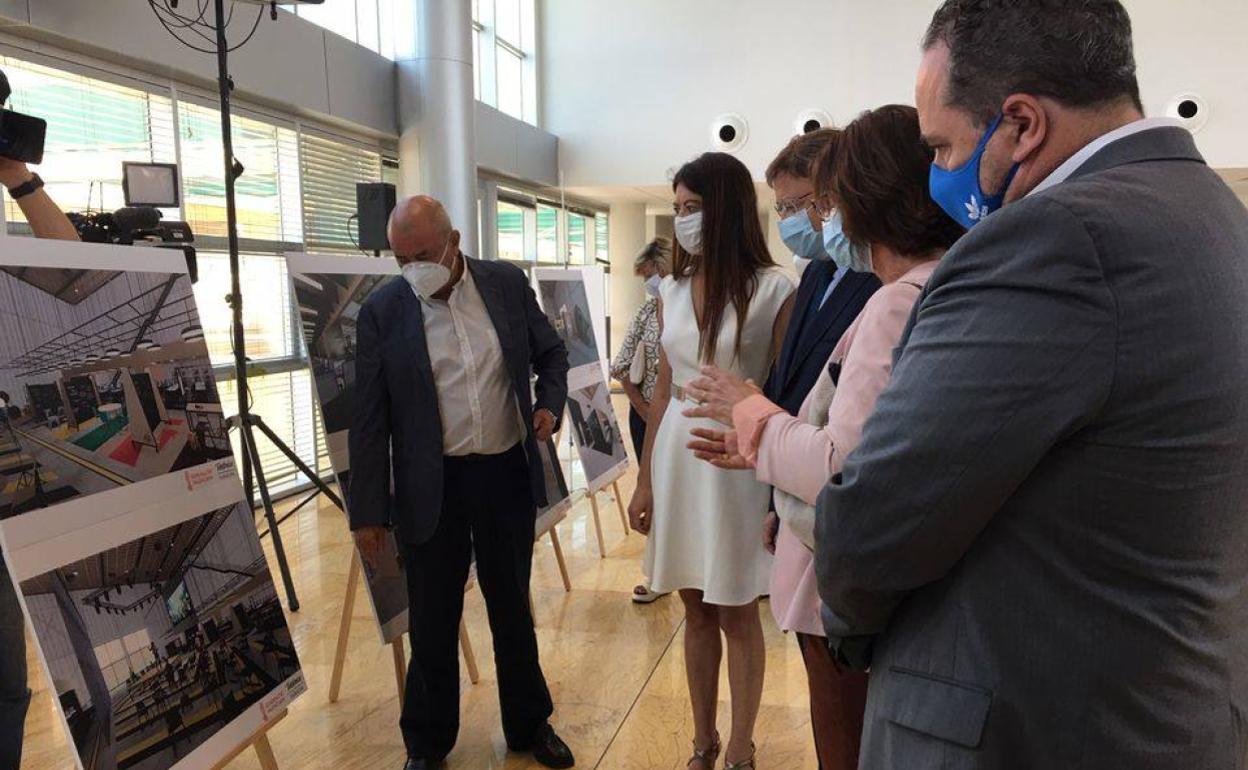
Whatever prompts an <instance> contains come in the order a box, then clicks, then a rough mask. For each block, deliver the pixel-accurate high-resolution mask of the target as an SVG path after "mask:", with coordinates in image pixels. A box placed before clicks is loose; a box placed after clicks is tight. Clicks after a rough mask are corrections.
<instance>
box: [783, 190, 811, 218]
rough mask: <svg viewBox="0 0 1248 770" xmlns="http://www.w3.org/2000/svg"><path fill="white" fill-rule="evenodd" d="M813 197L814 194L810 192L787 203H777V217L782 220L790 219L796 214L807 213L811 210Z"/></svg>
mask: <svg viewBox="0 0 1248 770" xmlns="http://www.w3.org/2000/svg"><path fill="white" fill-rule="evenodd" d="M813 196H814V193H813V192H808V193H806V194H805V195H802V196H800V197H798V198H792V199H790V200H787V201H776V206H775V209H776V216H778V217H780V218H781V219H788V218H789V217H791V216H793V215H794V214H797V213H800V212H802V211H806V210H807V209H809V208H810V204H811V198H812V197H813Z"/></svg>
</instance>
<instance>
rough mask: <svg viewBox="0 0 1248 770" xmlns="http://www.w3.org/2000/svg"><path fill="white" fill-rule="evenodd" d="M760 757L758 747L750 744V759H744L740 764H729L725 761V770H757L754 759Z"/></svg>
mask: <svg viewBox="0 0 1248 770" xmlns="http://www.w3.org/2000/svg"><path fill="white" fill-rule="evenodd" d="M757 756H758V747H757V746H755V745H754V744H753V743H751V744H750V758H749V759H743V760H741V761H740V762H729V761H728V760H726V759H725V760H724V770H756V768H755V765H754V759H755V758H756V757H757Z"/></svg>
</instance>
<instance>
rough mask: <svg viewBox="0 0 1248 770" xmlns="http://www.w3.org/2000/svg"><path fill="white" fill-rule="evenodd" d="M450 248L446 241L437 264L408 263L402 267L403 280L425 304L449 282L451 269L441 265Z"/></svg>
mask: <svg viewBox="0 0 1248 770" xmlns="http://www.w3.org/2000/svg"><path fill="white" fill-rule="evenodd" d="M450 248H451V242H450V241H447V242H446V248H444V249H442V256H440V257H438V261H437V262H408V263H407V264H406V265H404V266H403V278H404V280H406V281H407V283H408V285H410V286H411V287H412V291H414V292H416V296H418V297H420V298H421V299H423V300H425V301H426V302H428V301H429V299H430V298H431V297H432V296H433V295H434V294H437V293H438V291H439V290H440V289H441V288H442V287H443V286H445V285H447V284H448V283H450V281H451V269H450V268H449V267H447V266H446V265H444V264H442V262H443V260H445V259H446V253H447V252H448V251H450Z"/></svg>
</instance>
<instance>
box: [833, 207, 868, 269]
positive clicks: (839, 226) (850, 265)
mask: <svg viewBox="0 0 1248 770" xmlns="http://www.w3.org/2000/svg"><path fill="white" fill-rule="evenodd" d="M823 250H824V251H826V252H827V254H828V256H829V257H831V258H832V261H834V262H836V266H837V267H844V268H847V269H849V270H861V269H862V266H863V263H864V262H865V260H863V259H862V258H861V255H860V254H859V251H860V249H859V248H858V247H857V246H855V245H854V244H853V241H851V240H849V236H847V235H846V234H845V222H844V220H842V219H841V212H839V211H833V212H832V216H831V217H829V218H828V219H825V220H824V222H823Z"/></svg>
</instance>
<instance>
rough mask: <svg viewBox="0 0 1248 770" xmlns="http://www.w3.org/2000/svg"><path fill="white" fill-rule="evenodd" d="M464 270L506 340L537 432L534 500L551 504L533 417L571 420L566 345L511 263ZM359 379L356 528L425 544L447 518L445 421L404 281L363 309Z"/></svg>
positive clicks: (519, 395) (515, 384)
mask: <svg viewBox="0 0 1248 770" xmlns="http://www.w3.org/2000/svg"><path fill="white" fill-rule="evenodd" d="M464 264H465V265H466V266H467V269H468V271H469V272H471V273H472V278H473V281H475V282H476V285H477V290H478V291H479V292H480V293H481V299H482V300H483V301H484V302H485V307H486V310H487V311H488V312H489V315H490V320H491V321H493V323H494V330H495V331H496V332H497V333H498V342H499V345H500V347H501V348H502V351H503V360H504V361H505V362H506V366H507V372H508V374H510V375H511V383H512V390H513V391H514V393H515V396H516V403H517V405H518V406H519V407H520V415H521V416H522V417H523V418H524V424H525V425H526V426H527V428H528V430H527V433H526V435H525V439H524V448H525V453H526V454H527V456H528V458H529V476H530V480H531V482H532V487H533V501H534V502H535V503H536V504H537V505H539V506H540V505H545V504H546V483H545V481H544V478H543V474H544V471H543V469H542V463H541V459H540V458H541V456H540V455H539V454H538V451H537V439H536V437H535V436H534V434H533V428H532V426H533V412H534V411H536V410H537V409H549V410H550V412H551V414H553V415H555V419H556V421H558V420H560V419H561V418H562V416H563V407H564V402H565V400H566V399H567V395H568V351H567V348H566V347H565V346H564V344H563V341H562V340H561V339H559V335H558V334H556V333H555V330H554V328H553V327H552V326H551V325H550V321H549V320H547V318H546V316H545V315H544V314H543V313H542V311H541V309H539V308H538V306H537V297H536V295H535V294H534V293H533V289H532V288H531V287H530V286H529V280H528V277H527V276H525V274H524V272H523V271H521V270H520V269H519V268H518V267H516V266H515V265H511V264H508V263H506V262H486V261H482V260H477V259H471V258H468V257H465V258H464ZM532 374H536V375H537V385H536V388H533V387H532V386H531V385H530V382H531V375H532ZM355 377H356V394H355V407H354V408H355V413H354V417H353V419H352V422H351V432H350V438H349V446H350V453H351V477H350V481H349V489H348V491H347V511H348V514H349V516H350V520H351V528H352V529H359V528H360V527H366V526H375V525H382V526H393V527H394V528H395V529H396V530H397V531H398V537H399V539H400V541H401V542H404V543H408V544H411V545H420V544H421V543H424V542H426V541H427V540H429V538H431V537H432V536H433V533H434V530H435V529H436V528H437V526H438V519H439V517H440V516H441V514H442V417H441V414H440V413H439V412H438V394H437V389H436V387H435V385H434V379H433V367H432V365H431V364H430V363H429V350H428V348H427V347H426V344H425V322H424V312H423V309H422V308H421V304H420V300H419V299H417V297H416V295H415V294H414V293H413V292H412V289H411V287H410V286H408V284H407V282H406V281H405V280H403V279H402V278H395V279H392V280H391V281H389V282H388V283H386V284H385V285H383V286H381V287H380V288H378V289H377V290H376V291H374V292H373V293H372V294H371V295H370V296H369V298H368V299H367V300H366V301H365V302H364V306H363V307H362V308H361V309H360V316H359V319H358V325H357V330H356V354H355ZM534 390H536V398H535V396H534ZM391 478H393V480H394V487H393V495H392V494H391ZM482 481H486V480H484V479H483V480H482Z"/></svg>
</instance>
